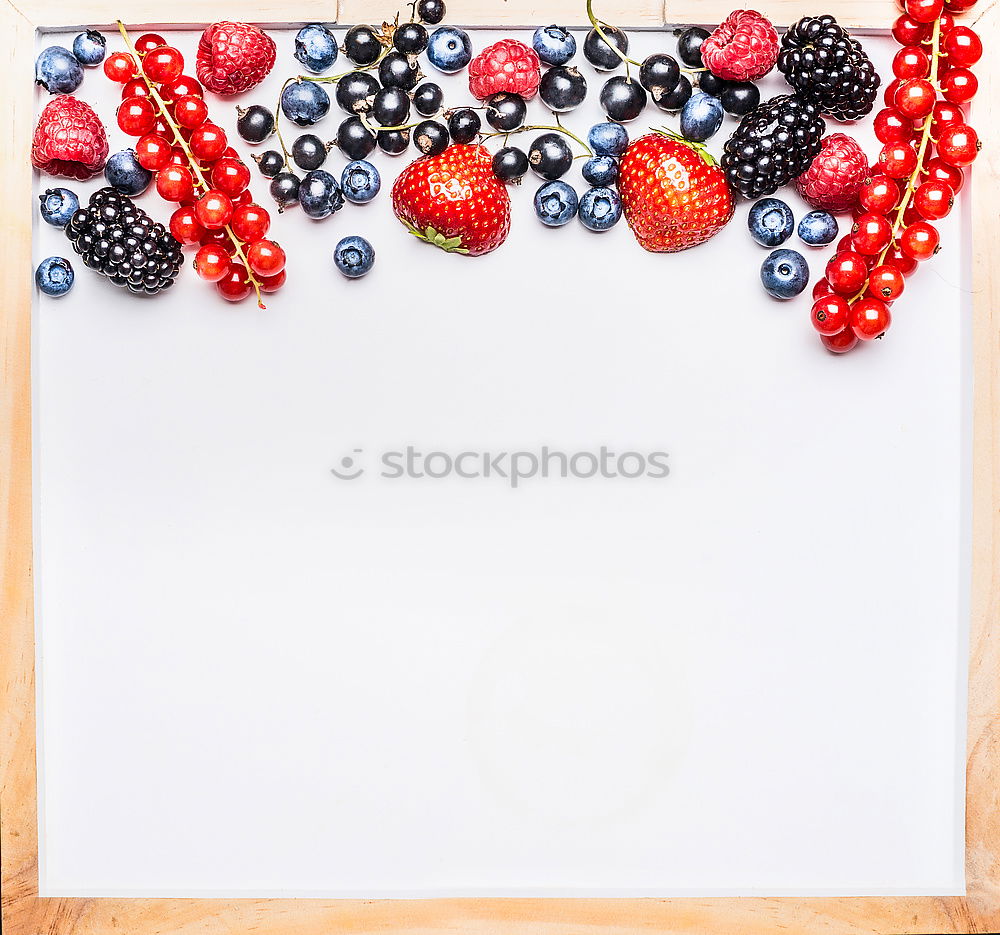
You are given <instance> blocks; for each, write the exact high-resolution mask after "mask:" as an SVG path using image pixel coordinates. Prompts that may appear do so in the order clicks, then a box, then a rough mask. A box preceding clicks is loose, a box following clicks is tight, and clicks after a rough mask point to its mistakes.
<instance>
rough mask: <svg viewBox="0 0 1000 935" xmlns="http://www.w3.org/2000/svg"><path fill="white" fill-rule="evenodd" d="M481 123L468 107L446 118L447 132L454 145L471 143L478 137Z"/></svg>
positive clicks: (477, 115) (453, 112)
mask: <svg viewBox="0 0 1000 935" xmlns="http://www.w3.org/2000/svg"><path fill="white" fill-rule="evenodd" d="M482 126H483V122H482V121H481V120H480V119H479V114H477V113H476V112H475V111H474V110H472V109H471V108H470V107H462V108H459V109H458V110H455V111H452V112H451V116H450V117H449V118H448V132H449V134H451V138H452V139H453V140H454V141H455V142H456V143H471V142H472V141H473V140H474V139H475V138H476V137H477V136H478V135H479V131H480V129H481V128H482Z"/></svg>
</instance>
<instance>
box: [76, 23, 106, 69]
mask: <svg viewBox="0 0 1000 935" xmlns="http://www.w3.org/2000/svg"><path fill="white" fill-rule="evenodd" d="M107 51H108V40H107V39H105V38H104V36H102V35H101V34H100V33H99V32H98V31H97V30H96V29H88V30H87V31H86V32H82V33H80V35H79V36H77V37H76V38H75V39H74V40H73V55H74V56H75V57H76V60H77V61H78V62H79V63H80V64H81V65H84V66H86V67H87V68H93V67H94V66H95V65H100V64H101V62H103V61H104V56H105V54H106V53H107Z"/></svg>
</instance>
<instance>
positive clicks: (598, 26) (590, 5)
mask: <svg viewBox="0 0 1000 935" xmlns="http://www.w3.org/2000/svg"><path fill="white" fill-rule="evenodd" d="M587 19H589V20H590V24H591V26H593V27H594V29H595V30H597V35H599V36H600V37H601V38H602V39H603V40H604V42H605V43H606V44H607V46H608V48H609V49H611V51H612V52H614V53H615V55H617V56H618V57H619V58H620V59H621V60H622V61H623V62H624V63H625V74H626V75H628V66H629V65H635V66H637V67H641V66H642V62H637V61H636V60H635V59H634V58H629V57H628V56H627V55H626V54H625V53H624V52H623V51H622V50H621V49H619V48H618V46H617V45H615V43H613V42H612V41H611V40H610V39H609V38H608V34H607V33H606V32H605V31H604V29H603V27H604V26H608V27H609V28H611V29H613V28H615V27H613V26H611V24H610V23H605V22H604V21H603V20H599V19H598V18H597V17H596V16H595V15H594V0H587Z"/></svg>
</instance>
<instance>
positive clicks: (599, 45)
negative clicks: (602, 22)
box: [583, 26, 628, 71]
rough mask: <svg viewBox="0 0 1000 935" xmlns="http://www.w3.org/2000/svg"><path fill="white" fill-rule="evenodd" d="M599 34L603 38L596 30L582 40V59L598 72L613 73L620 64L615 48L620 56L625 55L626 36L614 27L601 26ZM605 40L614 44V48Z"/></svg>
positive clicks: (620, 58) (620, 59)
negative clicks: (602, 34)
mask: <svg viewBox="0 0 1000 935" xmlns="http://www.w3.org/2000/svg"><path fill="white" fill-rule="evenodd" d="M601 32H602V33H604V37H602V36H601V33H599V32H598V31H597V29H596V28H595V29H591V30H590V32H588V33H587V38H586V39H584V40H583V57H584V58H585V59H586V60H587V61H588V62H590V64H591V65H593V66H594V68H596V69H597V70H598V71H614V70H615V69H616V68H617V67H618V66H619V65H621V63H622V56H621V55H619V54H618V52H616V51H615V48H617V49H618V51H619V52H621V53H622V55H627V54H628V36H626V35H625V33H623V32H622V31H621V30H620V29H616V28H615V27H614V26H601ZM605 38H606V39H608V40H610V41H611V42H613V43H614V48H612V47H611V46H610V45H608V43H607V42H606V41H605Z"/></svg>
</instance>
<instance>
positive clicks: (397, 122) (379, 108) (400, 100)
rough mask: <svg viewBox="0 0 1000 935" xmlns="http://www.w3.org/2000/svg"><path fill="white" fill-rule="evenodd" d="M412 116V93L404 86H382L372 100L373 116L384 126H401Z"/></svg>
mask: <svg viewBox="0 0 1000 935" xmlns="http://www.w3.org/2000/svg"><path fill="white" fill-rule="evenodd" d="M409 116H410V95H409V94H407V93H406V92H405V91H404V90H402V88H381V89H380V90H379V91H377V92H376V93H375V99H374V100H373V101H372V117H373V118H374V120H375V122H376V123H379V124H381V125H382V126H383V127H399V126H402V125H403V124H404V123H406V120H407V118H408V117H409Z"/></svg>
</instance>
